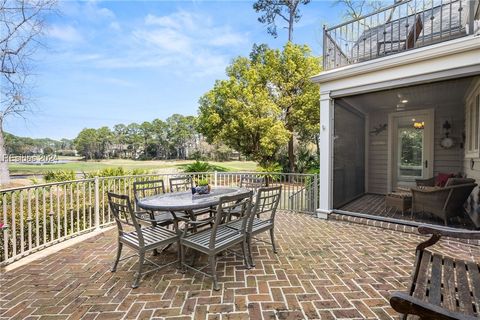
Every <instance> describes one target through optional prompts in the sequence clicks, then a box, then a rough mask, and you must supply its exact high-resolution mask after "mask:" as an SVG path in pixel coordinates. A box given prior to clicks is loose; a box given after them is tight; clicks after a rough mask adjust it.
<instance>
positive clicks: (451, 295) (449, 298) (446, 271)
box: [443, 257, 457, 311]
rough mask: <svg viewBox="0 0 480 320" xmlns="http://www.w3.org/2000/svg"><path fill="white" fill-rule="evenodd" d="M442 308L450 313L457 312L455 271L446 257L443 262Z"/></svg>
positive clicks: (451, 261) (450, 260)
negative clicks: (450, 311)
mask: <svg viewBox="0 0 480 320" xmlns="http://www.w3.org/2000/svg"><path fill="white" fill-rule="evenodd" d="M443 307H444V308H446V309H448V310H452V311H455V310H457V298H456V293H455V270H454V268H453V260H452V259H450V258H448V257H445V258H444V260H443Z"/></svg>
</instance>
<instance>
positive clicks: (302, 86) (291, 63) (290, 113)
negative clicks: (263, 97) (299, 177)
mask: <svg viewBox="0 0 480 320" xmlns="http://www.w3.org/2000/svg"><path fill="white" fill-rule="evenodd" d="M252 58H253V60H255V61H258V63H257V68H258V70H259V72H260V73H261V74H263V75H264V78H265V80H264V86H266V87H267V88H268V92H269V96H270V99H271V100H272V101H273V102H274V103H275V104H276V105H277V106H278V107H279V108H280V110H281V111H282V113H281V118H282V121H283V122H284V124H285V127H286V128H287V130H289V131H290V139H289V141H288V159H289V171H290V172H295V169H296V168H295V162H296V159H295V153H294V137H295V135H297V136H298V138H299V139H300V140H302V141H311V140H313V139H312V137H314V136H315V135H317V134H318V132H319V131H320V125H319V119H320V110H319V107H318V101H319V99H320V95H319V90H318V87H317V86H316V85H315V84H314V83H312V81H310V77H311V76H313V75H315V74H318V73H319V72H320V60H319V59H318V58H316V57H313V56H312V55H311V51H310V49H309V47H308V46H305V45H304V46H300V45H294V44H292V43H291V42H289V43H287V44H286V45H285V47H284V48H283V50H282V51H280V50H270V49H265V48H263V49H261V50H256V51H255V53H254V55H253V57H252Z"/></svg>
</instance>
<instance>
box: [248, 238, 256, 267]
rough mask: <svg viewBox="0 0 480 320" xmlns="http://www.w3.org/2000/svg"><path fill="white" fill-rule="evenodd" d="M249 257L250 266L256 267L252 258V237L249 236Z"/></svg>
mask: <svg viewBox="0 0 480 320" xmlns="http://www.w3.org/2000/svg"><path fill="white" fill-rule="evenodd" d="M247 245H248V257H249V258H250V266H251V267H255V263H254V262H253V256H252V235H250V234H247Z"/></svg>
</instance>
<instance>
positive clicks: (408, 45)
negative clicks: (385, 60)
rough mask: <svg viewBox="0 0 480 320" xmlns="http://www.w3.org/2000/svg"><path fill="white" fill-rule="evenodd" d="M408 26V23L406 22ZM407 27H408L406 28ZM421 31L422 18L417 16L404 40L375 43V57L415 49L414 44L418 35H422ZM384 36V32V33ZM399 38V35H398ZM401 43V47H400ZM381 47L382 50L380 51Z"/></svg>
mask: <svg viewBox="0 0 480 320" xmlns="http://www.w3.org/2000/svg"><path fill="white" fill-rule="evenodd" d="M407 24H408V22H407ZM407 27H408V26H407ZM422 30H423V21H422V16H421V15H418V16H417V18H416V20H415V23H414V25H413V26H412V27H410V30H409V31H408V34H407V35H406V38H405V39H397V40H395V39H392V40H385V41H378V42H377V56H380V53H383V54H384V55H387V54H390V53H395V52H399V51H404V50H408V49H412V48H414V47H415V42H417V40H418V38H419V36H420V34H421V33H422ZM384 34H386V32H385V33H384ZM399 36H400V35H399ZM402 43H403V45H402ZM388 44H390V50H388V49H387V48H388ZM394 44H396V46H394ZM382 46H383V50H382Z"/></svg>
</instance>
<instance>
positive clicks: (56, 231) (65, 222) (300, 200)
mask: <svg viewBox="0 0 480 320" xmlns="http://www.w3.org/2000/svg"><path fill="white" fill-rule="evenodd" d="M185 175H187V176H191V177H192V179H193V180H194V181H195V180H197V179H208V180H209V181H210V184H211V185H213V186H214V187H215V186H238V185H239V184H240V180H241V177H242V176H263V177H266V180H267V182H268V184H269V185H271V186H277V185H281V186H282V187H283V192H282V197H281V199H280V205H279V208H280V209H281V210H289V211H294V212H307V213H313V212H314V210H315V209H316V208H317V203H318V182H317V181H318V178H317V176H316V175H313V174H289V173H263V172H262V173H259V172H205V173H176V174H146V175H133V176H119V177H95V178H92V179H82V180H74V181H66V182H58V183H47V184H40V185H33V186H28V187H22V188H13V189H4V190H0V212H1V213H0V224H1V225H2V226H1V227H0V265H6V264H9V263H11V262H13V261H15V260H18V259H20V258H22V257H24V256H27V255H29V254H31V253H33V252H36V251H39V250H42V249H44V248H45V247H48V246H51V245H53V244H56V243H58V242H61V241H64V240H66V239H69V238H72V237H75V236H78V235H81V234H84V233H88V232H91V231H93V230H95V229H99V228H102V227H106V226H110V225H112V224H113V222H114V218H113V215H112V214H111V212H110V208H109V206H108V201H107V195H106V194H107V192H115V193H120V194H127V195H129V196H131V197H132V199H133V182H135V181H142V180H159V179H161V180H163V181H164V183H165V187H166V188H167V191H169V184H170V183H169V180H170V178H172V177H178V176H185ZM312 186H315V187H312Z"/></svg>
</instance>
